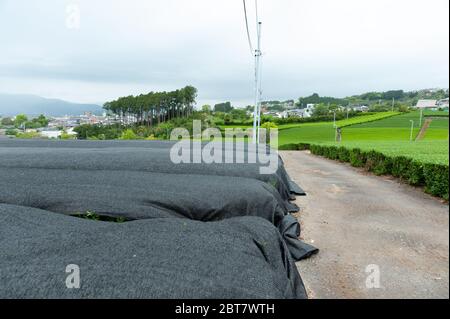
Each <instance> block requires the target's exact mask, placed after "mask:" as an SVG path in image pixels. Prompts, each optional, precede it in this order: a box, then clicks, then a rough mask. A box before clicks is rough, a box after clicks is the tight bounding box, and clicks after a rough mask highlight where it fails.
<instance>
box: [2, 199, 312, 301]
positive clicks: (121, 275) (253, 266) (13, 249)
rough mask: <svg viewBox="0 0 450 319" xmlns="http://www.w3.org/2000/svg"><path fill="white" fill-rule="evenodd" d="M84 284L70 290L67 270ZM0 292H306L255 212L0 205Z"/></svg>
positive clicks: (230, 295)
mask: <svg viewBox="0 0 450 319" xmlns="http://www.w3.org/2000/svg"><path fill="white" fill-rule="evenodd" d="M69 264H76V265H78V266H79V267H80V278H81V288H80V289H67V287H66V284H65V281H66V277H67V275H68V274H67V273H66V272H65V270H66V266H67V265H69ZM0 283H1V284H0V297H2V298H173V299H186V298H224V299H234V298H237V299H239V298H263V299H265V298H277V299H279V298H306V292H305V289H304V286H303V283H302V281H301V278H300V276H299V274H298V272H297V269H296V268H295V264H294V262H293V260H292V258H291V257H290V254H289V253H288V251H287V249H286V245H285V243H284V241H283V240H282V239H281V236H280V234H279V232H278V231H277V229H276V228H275V227H274V226H273V225H271V224H270V223H269V222H268V221H266V220H264V219H262V218H259V217H239V218H232V219H227V220H224V221H221V222H210V223H204V222H198V221H192V220H188V219H181V218H164V219H160V218H157V219H152V220H137V221H132V222H127V223H122V224H118V223H106V222H98V221H90V220H85V219H80V218H75V217H70V216H64V215H61V214H55V213H51V212H48V211H43V210H38V209H35V208H27V207H19V206H14V205H6V204H0Z"/></svg>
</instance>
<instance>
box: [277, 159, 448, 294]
mask: <svg viewBox="0 0 450 319" xmlns="http://www.w3.org/2000/svg"><path fill="white" fill-rule="evenodd" d="M281 156H282V157H283V159H284V161H285V164H286V168H287V170H288V172H289V174H290V176H291V178H292V179H293V180H294V181H296V182H297V183H299V185H300V186H301V187H302V188H304V189H305V191H306V192H307V193H308V196H307V197H299V198H298V199H297V204H298V205H299V206H300V207H301V208H302V212H301V213H300V214H299V219H300V222H301V224H302V227H303V229H302V236H303V238H304V239H305V240H306V241H307V242H310V243H313V244H314V245H315V246H317V247H318V248H320V249H321V251H320V252H319V254H318V255H316V256H313V257H312V258H310V259H308V260H305V261H302V262H299V263H298V264H297V266H298V268H299V271H300V273H301V274H302V277H303V279H304V281H305V284H306V286H307V288H308V290H309V293H310V296H311V297H312V298H449V207H448V205H447V204H445V203H443V202H441V201H440V200H439V199H436V198H433V197H431V196H429V195H427V194H424V193H423V190H421V189H416V188H413V187H411V186H408V185H405V184H402V183H400V182H398V181H397V180H395V179H393V178H390V177H377V176H373V175H371V174H368V173H365V172H364V171H362V170H360V169H355V168H353V167H351V166H348V165H346V164H341V163H337V162H334V161H331V160H327V159H324V158H321V157H316V156H314V155H311V154H309V153H308V152H281ZM369 265H376V266H370V267H371V268H369V269H367V266H369ZM377 267H378V268H377ZM377 269H379V277H377ZM366 271H369V272H366ZM377 278H379V288H377V287H378V285H377ZM367 283H369V286H367ZM368 287H369V288H368Z"/></svg>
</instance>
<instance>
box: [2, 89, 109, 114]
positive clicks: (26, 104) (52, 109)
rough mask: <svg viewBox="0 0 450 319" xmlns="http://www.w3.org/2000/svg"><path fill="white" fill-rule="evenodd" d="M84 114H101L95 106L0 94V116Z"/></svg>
mask: <svg viewBox="0 0 450 319" xmlns="http://www.w3.org/2000/svg"><path fill="white" fill-rule="evenodd" d="M84 112H93V113H95V114H101V113H102V107H101V106H100V105H96V104H78V103H71V102H67V101H63V100H57V99H46V98H43V97H40V96H36V95H23V94H0V116H14V115H17V114H21V113H24V114H26V115H39V114H44V115H46V116H63V115H80V114H83V113H84Z"/></svg>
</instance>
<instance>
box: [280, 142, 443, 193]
mask: <svg viewBox="0 0 450 319" xmlns="http://www.w3.org/2000/svg"><path fill="white" fill-rule="evenodd" d="M280 150H295V151H299V150H310V151H311V153H312V154H315V155H319V156H323V157H326V158H329V159H332V160H338V161H341V162H347V163H350V164H351V165H352V166H354V167H363V168H365V169H366V170H367V171H369V172H373V173H374V174H376V175H392V176H394V177H397V178H401V179H402V180H404V181H406V182H408V183H409V184H411V185H415V186H424V187H425V191H426V192H427V193H429V194H431V195H434V196H439V197H442V198H444V199H446V200H448V178H449V169H448V165H443V164H432V163H421V162H418V161H416V160H413V159H411V158H407V157H404V156H388V155H385V154H383V153H380V152H377V151H373V150H372V151H363V150H361V149H359V148H353V149H349V148H345V147H343V146H340V147H339V146H328V145H317V144H306V143H301V144H287V145H283V146H281V147H280Z"/></svg>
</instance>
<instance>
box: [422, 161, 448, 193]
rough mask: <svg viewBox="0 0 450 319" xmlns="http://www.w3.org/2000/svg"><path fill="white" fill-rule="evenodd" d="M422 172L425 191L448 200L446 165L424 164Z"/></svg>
mask: <svg viewBox="0 0 450 319" xmlns="http://www.w3.org/2000/svg"><path fill="white" fill-rule="evenodd" d="M423 172H424V174H423V175H424V179H425V185H426V187H425V191H426V192H427V193H430V194H432V195H434V196H440V197H443V198H445V199H446V200H448V178H449V175H448V166H445V165H439V164H425V165H424V166H423Z"/></svg>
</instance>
